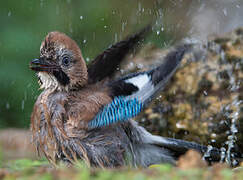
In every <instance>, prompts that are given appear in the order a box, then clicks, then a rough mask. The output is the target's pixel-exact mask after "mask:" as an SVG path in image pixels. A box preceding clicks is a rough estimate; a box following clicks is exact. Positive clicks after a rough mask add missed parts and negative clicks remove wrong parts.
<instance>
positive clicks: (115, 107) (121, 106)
mask: <svg viewBox="0 0 243 180" xmlns="http://www.w3.org/2000/svg"><path fill="white" fill-rule="evenodd" d="M188 49H190V46H189V45H182V46H178V47H177V48H176V49H175V50H174V51H172V52H170V53H169V54H168V55H167V56H166V57H165V59H164V61H163V63H162V65H160V66H158V67H156V68H154V69H152V70H150V71H146V72H140V73H134V74H130V75H128V76H126V77H123V78H121V79H119V80H116V81H113V82H111V83H109V84H108V87H109V88H110V89H111V94H110V95H111V97H112V98H113V101H112V102H111V103H110V104H108V105H106V106H104V107H103V109H102V110H101V111H100V112H99V113H98V115H97V116H96V117H95V118H94V119H93V120H91V121H90V123H89V127H90V128H96V127H102V126H107V125H109V124H112V123H117V122H124V121H127V120H129V119H130V118H133V117H135V116H137V115H138V114H139V113H140V112H141V111H142V110H143V108H144V107H145V106H146V105H147V104H148V103H149V102H150V101H151V99H152V98H153V97H154V96H155V95H156V93H157V92H158V91H159V90H161V89H163V87H164V86H165V84H166V82H167V81H168V80H169V79H170V77H171V76H172V75H173V74H174V72H175V70H176V69H177V67H178V66H179V64H180V62H181V60H182V58H183V55H184V53H185V52H186V51H187V50H188Z"/></svg>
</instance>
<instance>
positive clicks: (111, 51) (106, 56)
mask: <svg viewBox="0 0 243 180" xmlns="http://www.w3.org/2000/svg"><path fill="white" fill-rule="evenodd" d="M150 29H151V26H150V25H149V26H147V27H145V28H144V29H142V30H141V31H139V32H138V33H136V34H134V35H132V36H130V37H128V38H127V39H126V40H123V41H120V42H118V43H116V44H114V45H112V46H111V47H110V48H108V49H107V50H105V51H104V52H103V53H102V54H100V55H98V56H97V57H96V58H95V59H94V60H93V61H92V62H91V64H90V65H89V66H88V75H89V83H95V82H97V81H100V80H102V79H104V78H105V77H108V76H110V75H112V74H113V73H114V72H115V71H116V69H117V68H118V66H119V64H120V63H121V61H122V60H123V59H124V58H125V56H126V55H127V54H128V53H129V52H131V51H132V50H133V49H134V48H135V47H136V46H137V45H138V44H139V42H140V41H142V40H143V39H144V37H145V36H146V34H147V33H148V32H149V31H150Z"/></svg>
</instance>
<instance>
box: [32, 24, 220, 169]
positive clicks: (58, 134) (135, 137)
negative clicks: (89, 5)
mask: <svg viewBox="0 0 243 180" xmlns="http://www.w3.org/2000/svg"><path fill="white" fill-rule="evenodd" d="M150 31H151V26H150V25H148V26H146V27H145V28H143V29H141V30H140V31H138V32H137V33H135V34H132V35H130V36H128V37H127V38H126V39H124V40H122V41H120V42H117V43H116V44H114V45H112V46H110V47H109V48H108V49H106V50H105V51H104V52H102V53H101V54H100V55H98V56H97V57H96V58H95V59H94V60H93V61H92V62H91V63H90V64H88V65H86V62H85V60H84V58H83V55H82V52H81V50H80V48H79V46H78V45H77V43H76V42H75V41H74V40H73V39H71V38H70V37H68V36H67V35H66V34H64V33H61V32H58V31H53V32H49V33H48V34H47V36H46V37H45V38H44V40H43V42H42V43H41V47H40V56H39V58H38V59H34V60H32V61H31V62H30V68H31V70H33V71H35V72H36V74H37V76H38V79H39V81H38V82H39V84H40V88H41V89H43V91H42V92H41V94H40V95H39V97H38V98H37V100H36V102H35V104H34V107H33V112H32V114H31V131H32V139H33V140H32V141H33V143H34V144H35V147H36V150H37V152H38V154H39V155H40V154H43V155H44V156H45V157H46V158H47V159H48V160H49V162H50V163H51V164H53V165H56V164H58V163H59V162H65V163H67V164H73V163H74V162H76V161H80V160H81V161H84V162H85V163H86V164H87V165H88V166H90V167H101V168H117V167H123V166H132V167H149V166H150V165H153V164H160V163H170V164H174V165H175V164H176V162H177V160H178V158H179V157H180V156H181V155H183V154H184V153H185V152H186V151H187V150H189V149H194V150H196V151H198V152H200V153H202V154H207V156H205V160H207V161H208V162H214V161H219V160H220V158H221V152H220V150H218V149H217V148H210V149H209V148H208V147H207V146H204V145H200V144H197V143H195V142H189V141H185V140H180V139H174V138H169V137H161V136H157V135H152V134H151V133H149V132H148V131H147V130H146V129H145V128H144V127H141V126H139V124H138V123H137V122H135V121H134V120H133V118H134V117H136V116H137V115H138V114H139V113H140V112H142V111H143V109H144V108H146V107H147V105H148V104H149V103H150V102H151V101H152V99H153V98H154V97H155V96H156V94H157V93H158V92H159V91H161V90H162V89H163V88H164V87H165V85H166V83H167V82H168V81H169V79H170V78H171V76H172V75H173V74H174V73H175V71H176V70H177V68H178V67H179V66H180V62H181V60H182V59H183V56H184V54H185V53H186V52H188V51H189V49H190V47H191V45H188V44H180V45H178V46H176V47H175V48H174V49H173V50H172V51H170V52H169V53H168V54H167V55H166V56H165V58H163V60H161V61H162V63H161V65H159V66H157V67H155V68H151V69H150V70H148V71H144V72H135V73H131V74H128V75H125V76H123V77H120V78H116V79H114V78H112V75H113V74H114V73H115V72H116V71H117V68H118V67H119V65H120V63H121V62H122V61H123V60H124V58H125V57H126V55H127V54H129V53H131V52H132V51H133V50H134V49H136V48H137V47H138V45H139V44H141V43H142V42H143V40H144V39H145V37H146V36H147V35H148V34H149V32H150Z"/></svg>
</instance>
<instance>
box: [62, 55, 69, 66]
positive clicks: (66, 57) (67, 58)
mask: <svg viewBox="0 0 243 180" xmlns="http://www.w3.org/2000/svg"><path fill="white" fill-rule="evenodd" d="M62 64H63V65H64V66H68V65H69V64H70V58H69V57H68V56H64V57H63V58H62Z"/></svg>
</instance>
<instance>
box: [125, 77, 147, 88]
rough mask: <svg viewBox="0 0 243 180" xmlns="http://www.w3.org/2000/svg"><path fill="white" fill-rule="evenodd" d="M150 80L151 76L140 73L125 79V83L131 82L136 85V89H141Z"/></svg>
mask: <svg viewBox="0 0 243 180" xmlns="http://www.w3.org/2000/svg"><path fill="white" fill-rule="evenodd" d="M150 81H151V78H150V77H149V76H148V75H147V74H141V75H138V76H135V77H133V78H131V79H127V80H126V81H125V82H126V83H132V84H133V85H135V86H137V87H138V89H139V90H140V89H142V88H143V87H144V86H145V85H146V84H147V83H149V82H150Z"/></svg>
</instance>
